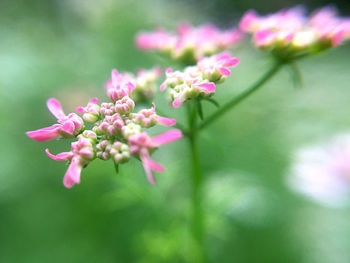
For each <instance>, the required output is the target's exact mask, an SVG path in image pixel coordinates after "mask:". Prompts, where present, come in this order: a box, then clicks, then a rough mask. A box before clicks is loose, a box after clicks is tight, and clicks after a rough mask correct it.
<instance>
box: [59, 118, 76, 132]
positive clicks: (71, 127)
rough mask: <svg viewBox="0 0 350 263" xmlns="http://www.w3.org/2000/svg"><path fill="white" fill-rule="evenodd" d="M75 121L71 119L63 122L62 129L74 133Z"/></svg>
mask: <svg viewBox="0 0 350 263" xmlns="http://www.w3.org/2000/svg"><path fill="white" fill-rule="evenodd" d="M74 127H75V126H74V123H73V122H71V121H66V122H65V123H63V125H62V128H61V131H63V132H65V133H68V134H71V135H73V134H74Z"/></svg>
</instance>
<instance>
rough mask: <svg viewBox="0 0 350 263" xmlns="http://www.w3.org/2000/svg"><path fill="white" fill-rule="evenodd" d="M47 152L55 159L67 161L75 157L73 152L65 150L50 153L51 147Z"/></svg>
mask: <svg viewBox="0 0 350 263" xmlns="http://www.w3.org/2000/svg"><path fill="white" fill-rule="evenodd" d="M45 152H46V154H47V155H48V156H49V157H50V158H51V159H53V160H55V161H66V160H70V159H71V158H72V157H73V153H72V152H63V153H59V154H57V155H53V154H52V153H50V151H49V149H46V150H45Z"/></svg>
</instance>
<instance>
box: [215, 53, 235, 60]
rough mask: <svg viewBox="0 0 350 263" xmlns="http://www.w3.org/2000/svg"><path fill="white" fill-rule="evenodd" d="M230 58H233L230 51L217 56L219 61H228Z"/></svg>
mask: <svg viewBox="0 0 350 263" xmlns="http://www.w3.org/2000/svg"><path fill="white" fill-rule="evenodd" d="M230 57H231V52H230V51H224V52H221V53H220V54H217V55H215V58H216V59H217V60H221V59H228V58H230Z"/></svg>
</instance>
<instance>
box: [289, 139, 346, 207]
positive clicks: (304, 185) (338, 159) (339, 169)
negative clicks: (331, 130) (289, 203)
mask: <svg viewBox="0 0 350 263" xmlns="http://www.w3.org/2000/svg"><path fill="white" fill-rule="evenodd" d="M288 184H289V185H290V186H291V188H292V189H293V190H295V191H296V192H299V193H302V194H304V195H306V196H308V197H309V198H311V199H313V200H315V201H317V202H319V203H321V204H324V205H326V206H332V207H343V206H346V205H348V204H349V203H350V202H349V201H350V134H344V135H338V136H336V137H335V138H333V139H332V140H331V141H330V143H328V144H322V145H316V146H311V147H306V148H303V149H300V150H299V151H297V152H296V154H295V156H294V162H293V164H292V167H291V170H290V173H289V175H288Z"/></svg>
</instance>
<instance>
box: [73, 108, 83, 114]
mask: <svg viewBox="0 0 350 263" xmlns="http://www.w3.org/2000/svg"><path fill="white" fill-rule="evenodd" d="M75 110H76V111H77V112H79V113H85V110H84V108H83V107H78V108H76V109H75Z"/></svg>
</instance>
